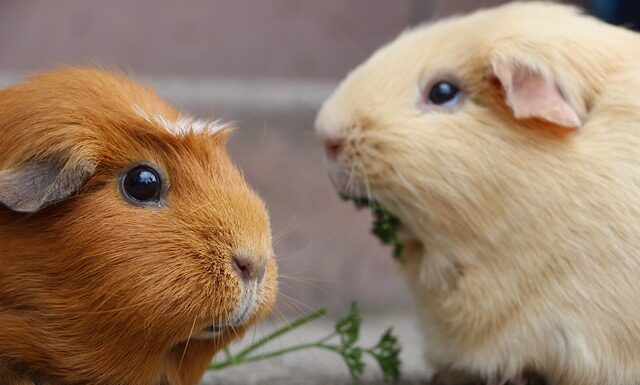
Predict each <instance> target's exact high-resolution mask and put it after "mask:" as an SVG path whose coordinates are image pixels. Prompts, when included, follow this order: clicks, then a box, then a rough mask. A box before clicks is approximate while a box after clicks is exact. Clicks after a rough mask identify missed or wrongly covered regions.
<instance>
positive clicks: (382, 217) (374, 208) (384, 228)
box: [341, 195, 404, 261]
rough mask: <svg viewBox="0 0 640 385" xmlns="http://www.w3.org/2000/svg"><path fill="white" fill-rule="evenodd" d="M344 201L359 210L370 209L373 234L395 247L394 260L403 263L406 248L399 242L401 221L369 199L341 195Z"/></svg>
mask: <svg viewBox="0 0 640 385" xmlns="http://www.w3.org/2000/svg"><path fill="white" fill-rule="evenodd" d="M341 198H342V199H343V200H350V201H352V202H353V203H354V204H355V205H356V207H357V208H358V209H362V208H364V207H368V208H370V209H371V212H372V213H373V217H374V221H373V227H372V228H371V232H372V233H373V235H375V236H376V237H378V239H380V241H381V242H382V243H384V244H385V245H389V246H391V247H393V258H394V259H396V260H398V261H402V251H403V250H404V246H403V245H402V243H400V241H399V240H398V233H397V231H398V226H400V220H399V219H398V218H397V217H396V216H394V215H393V214H391V213H390V212H389V211H388V210H387V209H385V208H384V207H383V206H382V205H381V204H380V203H378V202H376V201H374V200H372V199H368V198H351V197H348V196H346V195H341Z"/></svg>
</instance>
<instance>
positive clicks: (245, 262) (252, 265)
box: [231, 254, 267, 283]
mask: <svg viewBox="0 0 640 385" xmlns="http://www.w3.org/2000/svg"><path fill="white" fill-rule="evenodd" d="M266 265H267V263H266V259H265V258H252V257H249V256H246V255H242V254H238V255H235V256H234V257H233V258H232V259H231V266H232V267H233V270H235V272H236V273H238V276H240V278H241V279H242V281H243V282H245V283H248V282H251V281H257V282H260V281H262V278H264V273H265V271H266Z"/></svg>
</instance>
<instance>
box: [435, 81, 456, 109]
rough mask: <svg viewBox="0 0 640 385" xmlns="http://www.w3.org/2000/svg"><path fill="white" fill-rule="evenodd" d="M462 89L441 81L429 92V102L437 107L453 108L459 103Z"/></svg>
mask: <svg viewBox="0 0 640 385" xmlns="http://www.w3.org/2000/svg"><path fill="white" fill-rule="evenodd" d="M459 94H460V89H459V88H458V87H457V86H456V85H455V84H453V83H451V82H448V81H439V82H437V83H435V84H434V85H433V86H432V87H431V89H430V90H429V95H428V97H429V102H430V103H432V104H435V105H437V106H445V107H449V106H453V105H456V104H457V103H458V101H459Z"/></svg>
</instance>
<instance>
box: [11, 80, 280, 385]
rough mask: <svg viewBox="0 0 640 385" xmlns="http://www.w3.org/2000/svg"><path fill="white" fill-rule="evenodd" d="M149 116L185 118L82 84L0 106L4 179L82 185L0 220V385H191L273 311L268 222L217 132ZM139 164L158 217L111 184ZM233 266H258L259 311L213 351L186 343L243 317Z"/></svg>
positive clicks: (25, 91) (126, 86) (68, 83)
mask: <svg viewBox="0 0 640 385" xmlns="http://www.w3.org/2000/svg"><path fill="white" fill-rule="evenodd" d="M149 116H158V117H162V119H163V122H165V123H172V122H176V121H178V120H179V119H181V117H180V115H179V113H178V112H177V111H176V110H175V109H174V108H173V107H171V106H170V105H168V104H167V103H165V102H164V101H163V100H161V99H159V98H158V97H157V96H156V95H155V94H154V93H153V92H152V91H150V90H149V89H146V88H143V87H141V86H139V85H137V84H134V83H133V82H131V81H130V80H128V79H126V78H125V77H123V76H121V75H118V74H113V73H108V72H104V71H99V70H94V69H64V70H60V71H55V72H51V73H47V74H43V75H39V76H36V77H34V78H31V79H29V80H27V81H25V82H24V83H22V84H19V85H16V86H14V87H11V88H8V89H6V90H3V91H0V134H1V139H0V171H2V170H8V169H12V168H16V167H20V165H21V164H24V162H29V161H33V160H46V161H51V160H52V159H53V160H55V161H56V162H59V163H62V164H64V167H65V169H73V168H74V167H78V165H84V164H89V165H91V167H90V170H92V173H91V176H90V177H89V178H88V179H87V180H86V182H85V183H83V185H82V186H81V187H80V189H79V190H78V191H77V192H76V193H74V194H73V195H72V196H70V197H68V198H67V199H64V200H62V201H60V202H57V203H55V204H53V205H49V206H46V207H44V208H42V209H41V210H39V211H38V212H36V213H33V214H24V213H17V212H13V211H11V210H9V209H7V208H3V207H1V206H0V382H3V381H12V380H11V377H12V376H13V377H15V378H20V377H21V376H22V377H23V378H33V379H40V381H41V383H45V384H48V383H49V382H50V383H52V384H55V385H67V384H68V385H71V384H89V383H90V384H96V385H116V384H117V385H156V384H162V385H191V384H195V383H197V382H198V380H199V379H200V377H201V376H202V374H203V372H204V370H205V369H206V366H207V364H208V363H209V362H210V361H211V359H212V357H213V355H214V354H215V352H216V351H218V350H219V349H221V348H222V347H223V346H225V345H226V344H227V343H228V342H230V341H231V340H232V339H234V338H237V337H240V336H242V335H243V333H244V330H245V329H246V328H247V327H248V326H250V325H251V324H252V323H253V322H255V321H256V320H257V319H259V318H260V317H261V316H262V315H264V314H265V313H266V312H267V311H269V309H270V307H271V305H272V304H273V302H274V300H275V294H276V290H277V285H276V277H277V272H276V266H275V261H274V257H273V251H272V247H271V235H270V225H269V219H268V216H267V212H266V209H265V207H264V204H263V202H262V201H261V200H260V199H259V198H258V197H257V196H256V195H255V193H254V192H253V191H252V190H251V189H250V188H249V187H248V186H247V184H246V183H245V181H244V179H243V177H242V175H241V174H240V172H239V171H238V170H237V169H236V168H235V167H234V165H233V164H232V162H231V161H230V159H229V158H228V156H227V153H226V150H225V142H226V138H227V136H228V131H227V130H222V132H218V133H206V132H204V133H195V132H186V133H183V134H173V133H171V132H169V131H167V129H166V127H164V126H163V124H160V121H155V120H153V119H149V118H148V117H149ZM165 125H166V124H165ZM139 161H147V162H152V163H154V164H156V165H158V166H159V167H160V168H161V169H162V170H163V171H164V173H165V174H166V175H167V178H168V183H169V184H170V187H169V192H168V195H167V199H166V200H167V201H166V204H165V205H164V207H161V208H151V207H136V206H133V205H131V204H129V203H127V202H126V201H125V200H124V199H123V198H122V197H121V194H120V193H119V190H118V181H119V178H120V175H121V173H122V172H123V170H124V169H125V168H126V167H128V166H129V165H131V164H133V163H135V162H139ZM235 253H243V254H244V255H247V256H249V257H250V258H254V259H255V260H257V261H259V262H265V261H266V263H267V264H268V265H267V266H268V267H267V274H266V277H265V278H264V281H263V282H262V284H261V285H259V287H258V288H257V289H256V290H257V291H258V300H257V304H258V305H257V309H255V311H254V313H253V315H252V316H251V317H250V319H249V320H248V321H246V322H244V323H243V324H242V325H240V326H238V327H237V328H235V329H231V328H229V329H227V330H226V331H224V332H223V333H222V334H220V335H219V336H218V337H217V338H213V339H206V338H195V339H193V338H192V339H191V340H190V341H189V342H187V341H188V340H189V339H190V337H191V336H193V335H197V334H198V333H199V331H200V330H202V329H203V328H204V327H205V326H207V325H209V324H212V323H215V322H226V321H229V319H230V317H231V316H232V315H233V312H234V311H235V310H236V309H237V307H238V306H239V303H240V302H241V297H242V295H243V292H244V291H243V290H245V289H246V288H243V287H244V286H243V285H244V284H243V282H242V281H241V280H240V278H239V276H238V274H236V273H235V272H234V270H233V268H232V266H231V263H230V261H231V258H232V257H233V255H234V254H235ZM15 381H18V380H15ZM25 381H26V380H25ZM3 383H5V382H3ZM16 383H20V382H16Z"/></svg>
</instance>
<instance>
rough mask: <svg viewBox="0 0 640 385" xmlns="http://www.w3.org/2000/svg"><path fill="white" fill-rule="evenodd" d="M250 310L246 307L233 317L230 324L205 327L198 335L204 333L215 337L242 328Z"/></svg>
mask: <svg viewBox="0 0 640 385" xmlns="http://www.w3.org/2000/svg"><path fill="white" fill-rule="evenodd" d="M250 310H251V309H250V307H249V306H246V307H244V308H243V309H241V311H240V312H239V313H238V314H237V315H236V316H235V317H233V320H232V321H231V322H227V323H219V324H211V325H207V326H205V327H204V329H202V332H201V333H200V334H203V333H204V334H216V335H217V334H222V333H224V332H226V331H227V330H231V329H233V328H237V327H240V326H242V323H243V322H244V321H245V320H246V319H247V318H248V317H247V316H248V314H249V311H250Z"/></svg>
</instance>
